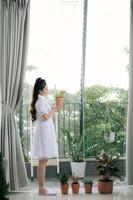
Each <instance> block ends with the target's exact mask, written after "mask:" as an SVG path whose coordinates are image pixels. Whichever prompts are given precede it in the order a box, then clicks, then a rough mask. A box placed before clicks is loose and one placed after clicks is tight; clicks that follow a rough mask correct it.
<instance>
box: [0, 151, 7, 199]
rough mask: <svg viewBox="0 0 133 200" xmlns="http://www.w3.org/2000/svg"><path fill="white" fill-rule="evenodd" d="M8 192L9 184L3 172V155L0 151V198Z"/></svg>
mask: <svg viewBox="0 0 133 200" xmlns="http://www.w3.org/2000/svg"><path fill="white" fill-rule="evenodd" d="M8 194H9V184H7V183H6V177H5V172H4V169H3V156H2V153H0V199H1V198H3V199H4V197H5V196H6V195H8Z"/></svg>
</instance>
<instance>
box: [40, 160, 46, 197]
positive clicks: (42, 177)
mask: <svg viewBox="0 0 133 200" xmlns="http://www.w3.org/2000/svg"><path fill="white" fill-rule="evenodd" d="M46 163H47V159H43V160H39V164H38V185H39V193H43V192H46V191H47V190H46V188H45V186H44V182H45V171H46Z"/></svg>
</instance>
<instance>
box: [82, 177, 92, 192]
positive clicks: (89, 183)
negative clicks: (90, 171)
mask: <svg viewBox="0 0 133 200" xmlns="http://www.w3.org/2000/svg"><path fill="white" fill-rule="evenodd" d="M83 182H84V189H85V193H86V194H88V193H92V186H93V181H92V180H90V179H88V178H84V179H83Z"/></svg>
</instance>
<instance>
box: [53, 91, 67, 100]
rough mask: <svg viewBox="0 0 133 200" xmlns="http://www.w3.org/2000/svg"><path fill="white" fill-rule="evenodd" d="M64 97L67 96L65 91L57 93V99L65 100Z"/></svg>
mask: <svg viewBox="0 0 133 200" xmlns="http://www.w3.org/2000/svg"><path fill="white" fill-rule="evenodd" d="M64 95H65V91H64V90H61V91H59V92H57V93H56V94H55V97H61V98H64Z"/></svg>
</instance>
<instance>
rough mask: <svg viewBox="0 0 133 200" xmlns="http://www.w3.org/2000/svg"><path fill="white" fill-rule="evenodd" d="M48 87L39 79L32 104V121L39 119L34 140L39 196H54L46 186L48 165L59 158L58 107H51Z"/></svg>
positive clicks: (33, 151) (33, 153)
mask: <svg viewBox="0 0 133 200" xmlns="http://www.w3.org/2000/svg"><path fill="white" fill-rule="evenodd" d="M47 95H48V86H47V83H46V81H45V80H44V79H42V78H37V79H36V82H35V85H34V88H33V98H32V102H31V110H30V112H31V116H32V121H35V120H36V119H37V126H36V129H35V133H34V139H33V150H32V157H33V159H38V160H39V164H38V174H37V175H38V184H39V195H54V194H55V192H52V191H49V190H48V189H46V187H45V185H44V180H45V170H46V163H47V161H48V159H50V158H55V157H57V153H58V150H57V142H56V134H55V128H54V123H53V115H54V113H55V112H56V110H57V106H56V105H51V103H50V102H49V100H48V98H47Z"/></svg>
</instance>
